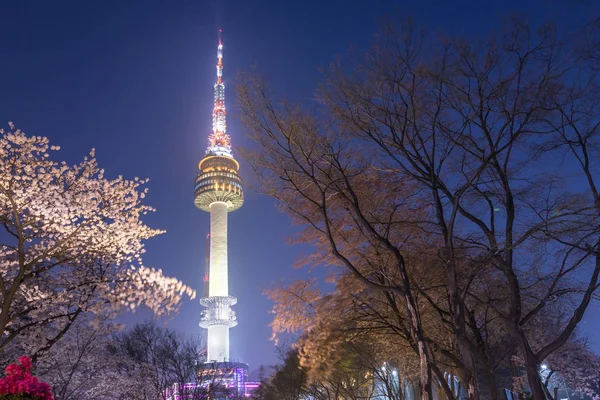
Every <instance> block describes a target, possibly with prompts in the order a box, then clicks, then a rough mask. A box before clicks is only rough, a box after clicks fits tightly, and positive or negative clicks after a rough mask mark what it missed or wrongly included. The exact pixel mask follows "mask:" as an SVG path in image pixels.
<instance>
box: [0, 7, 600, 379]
mask: <svg viewBox="0 0 600 400" xmlns="http://www.w3.org/2000/svg"><path fill="white" fill-rule="evenodd" d="M0 3H1V5H0V21H1V24H0V29H1V33H0V50H1V57H2V59H1V61H0V72H1V73H0V121H1V122H0V124H1V125H3V126H5V127H6V126H7V122H8V121H14V122H15V124H16V125H17V126H18V127H20V128H21V129H23V130H24V131H25V132H26V133H28V134H30V135H41V136H48V137H49V138H50V139H51V142H52V143H53V144H56V145H60V146H61V147H62V150H61V151H60V152H59V153H57V155H56V156H57V157H60V158H61V159H65V160H67V161H69V162H77V161H78V160H79V159H80V158H81V157H83V156H84V155H86V154H87V152H88V151H89V150H90V149H91V148H92V147H94V148H96V155H97V158H98V160H99V162H100V165H101V166H102V167H104V168H105V169H106V175H107V177H114V176H116V175H121V174H122V175H124V176H125V177H127V178H134V177H136V176H138V177H143V178H150V182H149V188H150V193H149V195H148V197H147V202H148V204H150V205H152V206H154V207H156V208H157V209H158V211H157V212H156V213H155V214H153V215H151V216H149V217H148V218H147V222H148V224H150V225H151V226H153V227H156V228H161V229H166V231H167V233H166V234H164V235H161V236H160V237H158V238H155V239H152V240H151V241H148V242H147V248H148V252H147V255H146V257H145V263H146V264H147V265H148V266H153V267H158V268H162V269H163V271H165V273H166V274H167V275H174V276H176V277H178V278H179V279H181V280H183V281H184V282H185V283H186V284H188V285H191V286H193V287H195V288H196V289H197V290H199V291H201V289H202V283H201V281H202V275H203V271H204V254H205V248H204V247H205V246H204V237H205V235H206V233H207V232H208V229H209V224H208V223H209V218H208V214H206V213H204V212H201V211H200V210H198V209H196V208H195V207H194V204H193V181H194V177H195V176H196V173H197V163H198V161H199V160H200V159H201V158H202V157H203V155H204V151H205V148H206V145H207V136H208V134H209V133H210V131H211V110H212V101H213V93H212V90H213V89H212V85H213V83H214V80H215V63H216V32H217V29H219V28H222V29H223V37H224V65H225V69H224V80H225V84H226V105H227V110H228V121H227V122H228V133H229V134H230V135H231V137H232V142H233V147H234V152H235V149H236V148H239V147H246V146H250V145H251V143H250V142H249V140H248V139H247V138H246V137H245V136H244V133H243V129H242V127H241V124H240V122H239V118H238V115H239V113H238V111H237V109H236V106H235V94H234V85H232V84H231V83H232V81H233V79H234V77H235V74H236V72H237V71H243V70H248V69H250V68H251V66H252V65H254V64H256V65H257V66H258V69H259V70H260V72H261V73H263V74H265V75H267V76H269V77H270V79H271V81H272V83H273V84H274V86H275V87H276V88H277V90H278V91H280V92H282V93H285V94H286V96H287V97H288V98H295V99H308V98H310V97H311V95H312V92H313V90H314V88H315V86H316V84H317V81H318V79H319V77H320V73H319V72H318V71H319V68H321V67H324V66H327V64H328V63H329V62H331V61H333V60H334V59H335V57H336V56H338V55H344V54H347V52H348V50H349V49H351V48H353V49H355V50H357V51H358V52H362V51H364V49H365V48H366V47H367V46H368V44H369V41H370V40H371V36H372V34H373V33H374V32H375V30H376V29H377V22H378V21H379V20H380V19H382V18H384V17H386V16H389V15H393V14H394V13H399V14H402V13H408V12H410V13H411V14H412V15H413V16H414V19H415V20H416V21H417V22H418V23H421V24H423V25H425V27H426V29H427V30H428V31H429V32H431V31H439V32H443V31H446V32H450V33H452V34H461V35H465V36H473V35H486V34H487V31H488V30H489V29H490V28H494V27H498V26H499V24H500V21H501V20H502V18H503V17H505V16H507V15H509V14H510V13H512V12H519V13H525V15H528V16H530V17H531V18H533V19H536V20H539V19H541V18H544V17H550V18H556V17H557V16H560V19H561V20H563V21H566V22H570V21H576V20H577V19H578V18H581V16H582V15H584V14H583V13H585V14H586V15H588V16H589V15H590V12H592V13H595V14H596V15H600V14H598V7H597V6H596V9H593V7H594V6H593V3H597V2H594V1H585V0H578V1H568V0H563V1H561V0H554V1H549V0H546V1H534V0H521V1H487V0H472V1H464V0H463V1H460V0H458V1H448V0H437V1H436V0H420V1H418V0H410V1H383V0H369V1H366V0H355V1H352V0H345V1H343V0H321V1H317V0H293V1H292V0H290V1H285V0H284V1H268V0H246V1H241V0H240V1H220V2H217V1H213V0H211V1H207V0H202V1H201V0H195V1H191V0H178V1H104V0H103V1H100V0H96V1H93V0H87V1H76V2H75V1H52V2H51V1H42V0H39V1H24V0H23V1H14V2H13V3H14V4H12V5H10V4H8V3H9V2H8V1H6V0H5V1H2V2H0ZM572 3H574V4H572ZM228 84H229V85H228ZM227 85H228V86H227ZM238 154H239V153H238ZM238 158H239V156H238ZM241 164H242V169H241V175H242V176H243V177H244V179H245V180H246V182H247V190H246V202H245V204H244V207H242V208H241V209H240V210H238V211H236V212H235V213H233V214H231V215H230V218H229V274H230V288H229V290H230V293H231V294H232V295H234V296H237V297H238V299H239V303H238V304H237V305H236V306H235V310H236V312H237V315H238V320H239V325H238V326H237V327H236V328H234V329H233V330H232V331H231V343H232V345H231V355H232V358H236V359H238V360H240V361H244V362H248V363H250V364H251V369H254V368H256V367H257V366H258V365H260V364H273V363H275V362H276V354H275V351H274V347H273V343H272V342H270V341H269V336H270V328H269V326H268V325H269V322H270V320H271V316H270V315H269V313H268V311H269V310H270V308H271V304H270V302H269V300H268V299H267V298H265V297H264V296H263V295H262V291H263V289H265V288H266V287H269V286H270V285H271V284H272V283H273V282H277V281H279V280H281V279H285V280H290V279H292V278H293V277H305V276H307V275H308V274H310V273H309V272H308V271H303V270H295V269H293V268H292V264H293V262H294V259H295V258H296V257H297V256H298V255H299V254H300V252H302V251H306V250H308V249H302V248H300V247H298V246H291V245H288V244H287V242H286V240H287V238H288V237H289V235H290V234H291V233H293V231H294V229H295V228H294V227H292V226H291V224H290V219H289V218H288V217H287V216H286V215H283V214H281V213H279V212H278V211H277V210H276V209H275V206H274V202H273V200H271V199H269V198H266V197H264V196H261V195H258V194H255V193H253V192H252V190H251V188H250V187H249V186H251V185H252V182H253V180H254V178H253V177H252V175H251V173H250V168H249V167H248V165H247V164H246V163H245V162H244V161H243V160H241ZM593 307H595V308H596V309H597V308H598V306H597V304H594V305H593ZM200 309H201V307H200V305H199V304H198V302H197V300H194V301H188V302H186V303H185V304H184V305H183V307H182V309H181V312H180V313H179V314H178V315H176V316H174V317H173V319H171V320H169V321H168V322H167V325H168V326H169V327H172V328H174V329H178V330H181V331H183V332H186V333H188V334H199V333H200V328H199V327H198V320H199V312H200ZM146 316H147V315H146V314H145V313H143V312H142V313H138V314H136V317H135V318H136V319H139V318H142V317H146ZM598 317H600V313H599V312H597V311H596V310H592V311H591V312H588V315H587V316H586V322H585V323H584V324H583V327H584V331H587V332H589V333H592V332H595V331H597V330H598V329H599V328H600V323H598V322H595V321H594V322H592V320H598V319H599V318H598ZM592 343H593V345H594V349H595V350H596V351H600V340H598V339H595V340H592Z"/></svg>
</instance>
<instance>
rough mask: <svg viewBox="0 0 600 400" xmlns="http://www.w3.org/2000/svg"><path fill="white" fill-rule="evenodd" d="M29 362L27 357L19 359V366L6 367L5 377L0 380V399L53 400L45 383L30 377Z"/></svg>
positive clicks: (48, 386)
mask: <svg viewBox="0 0 600 400" xmlns="http://www.w3.org/2000/svg"><path fill="white" fill-rule="evenodd" d="M31 368H32V365H31V360H30V359H29V357H27V356H23V357H20V358H19V364H17V363H15V364H10V365H9V366H8V367H6V376H5V377H4V378H2V379H0V399H10V398H15V397H16V396H18V397H17V398H24V399H35V400H54V397H53V396H52V389H51V388H50V385H48V384H47V383H46V382H40V381H39V380H38V378H36V377H35V376H33V375H31Z"/></svg>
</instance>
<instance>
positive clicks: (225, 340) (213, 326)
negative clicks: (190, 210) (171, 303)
mask: <svg viewBox="0 0 600 400" xmlns="http://www.w3.org/2000/svg"><path fill="white" fill-rule="evenodd" d="M214 90H215V106H214V108H213V112H212V125H213V126H212V133H211V134H210V135H209V137H208V148H207V150H206V155H205V157H204V158H203V159H202V160H201V161H200V164H199V165H198V169H199V170H200V171H199V173H198V177H197V178H196V182H195V187H194V204H195V205H196V207H198V208H199V209H201V210H202V211H206V212H209V213H210V251H209V271H208V293H207V294H206V295H205V296H206V297H204V298H202V299H200V304H202V306H204V307H206V309H205V310H204V311H203V312H202V315H201V318H200V326H201V327H203V328H206V329H207V330H208V335H207V359H206V360H207V362H217V363H223V362H228V361H229V328H232V327H234V326H236V325H237V320H236V316H235V312H234V311H233V310H232V306H233V305H234V304H235V303H237V299H236V298H235V297H233V296H230V295H229V287H228V266H227V214H228V213H230V212H232V211H235V210H237V209H238V208H240V207H241V206H242V204H243V203H244V189H243V186H242V184H243V182H242V178H240V176H239V174H238V171H239V168H240V165H239V164H238V162H237V161H236V160H235V159H234V158H233V155H232V153H231V139H230V138H229V135H227V125H226V123H225V120H226V112H225V85H224V84H223V42H222V40H221V30H219V43H218V46H217V82H216V83H215V87H214Z"/></svg>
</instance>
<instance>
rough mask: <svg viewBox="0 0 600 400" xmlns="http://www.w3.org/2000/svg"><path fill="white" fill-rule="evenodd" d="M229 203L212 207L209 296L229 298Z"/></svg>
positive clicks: (218, 202)
mask: <svg viewBox="0 0 600 400" xmlns="http://www.w3.org/2000/svg"><path fill="white" fill-rule="evenodd" d="M227 208H228V206H227V203H225V202H221V201H217V202H214V203H212V204H211V205H210V273H209V276H210V279H209V281H208V295H209V296H210V297H213V296H229V286H228V280H229V279H228V265H227Z"/></svg>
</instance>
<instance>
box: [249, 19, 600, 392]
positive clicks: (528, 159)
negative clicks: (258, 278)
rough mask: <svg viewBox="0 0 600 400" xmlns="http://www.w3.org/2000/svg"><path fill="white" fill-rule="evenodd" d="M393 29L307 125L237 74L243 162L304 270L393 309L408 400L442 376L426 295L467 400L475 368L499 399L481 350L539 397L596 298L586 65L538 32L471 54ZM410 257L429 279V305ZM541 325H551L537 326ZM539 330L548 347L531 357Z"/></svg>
mask: <svg viewBox="0 0 600 400" xmlns="http://www.w3.org/2000/svg"><path fill="white" fill-rule="evenodd" d="M399 26H402V28H401V29H400V30H397V29H394V28H390V27H387V28H385V29H383V30H382V31H381V32H380V35H379V36H378V40H377V41H376V44H375V46H374V48H373V50H372V51H371V52H370V53H369V54H368V55H367V56H366V58H365V59H364V60H358V61H357V62H356V63H355V64H354V65H351V66H350V68H348V66H346V65H344V66H342V65H334V66H332V69H331V71H330V72H329V73H328V74H326V79H325V82H324V84H323V86H322V88H321V90H320V91H319V99H320V100H321V103H320V106H317V107H316V108H313V109H311V110H308V111H307V110H306V109H303V108H301V107H300V106H296V105H290V104H288V103H285V102H284V103H283V104H281V103H280V102H279V101H276V100H274V99H273V94H272V93H271V92H270V89H269V88H268V86H267V85H266V84H265V82H264V81H262V80H260V79H259V78H256V77H252V76H246V77H245V78H244V83H243V84H242V85H241V86H240V90H239V94H240V102H241V104H242V109H243V112H244V117H245V122H246V124H247V125H248V127H249V129H250V131H251V133H252V136H253V137H254V139H255V140H256V141H257V142H258V144H259V145H260V151H258V152H256V153H253V154H249V157H250V160H251V162H252V164H253V165H254V167H255V169H256V170H257V171H258V173H259V175H260V176H261V177H262V178H263V179H262V182H263V183H264V185H263V188H264V190H265V192H266V193H268V194H270V195H272V196H274V197H275V198H276V199H277V200H278V201H279V203H280V205H281V206H282V208H283V209H284V210H285V211H286V212H288V213H290V214H291V215H292V216H293V217H294V219H295V220H296V222H298V223H300V224H302V225H303V226H304V227H305V228H306V230H305V231H304V233H303V236H302V238H301V240H304V241H307V242H311V243H313V244H315V245H316V247H317V249H318V252H319V254H318V255H319V256H320V257H321V258H319V257H315V258H314V259H313V261H314V260H320V261H321V262H325V263H332V264H336V265H341V266H343V267H345V268H346V269H347V270H348V271H350V272H351V273H352V274H353V276H354V277H355V279H357V281H358V282H360V283H361V284H363V285H364V286H367V287H369V288H371V289H372V290H375V291H380V292H382V293H383V294H384V295H386V296H390V295H393V296H397V298H398V299H400V300H401V302H400V303H399V304H401V306H402V307H403V311H402V314H403V315H404V316H405V318H406V321H407V322H408V324H407V328H408V331H407V335H406V338H407V340H408V342H409V343H411V344H412V346H414V350H415V352H416V354H418V357H419V360H420V374H419V375H420V386H421V391H422V398H424V399H428V398H431V394H432V368H433V369H435V368H436V364H437V362H439V360H437V362H436V361H434V360H433V358H434V356H435V352H434V349H433V348H432V345H433V343H432V342H430V341H429V340H428V338H427V332H426V329H425V327H424V322H423V315H422V309H421V308H419V301H420V299H423V298H424V299H425V301H426V302H427V303H428V304H429V305H430V306H431V307H432V308H433V309H435V310H436V311H437V312H438V314H439V321H440V322H441V323H442V325H444V326H447V327H449V329H450V332H451V335H452V338H453V344H454V345H455V346H456V348H455V349H454V351H453V352H451V353H450V354H447V356H448V357H451V358H453V362H454V364H455V365H456V374H457V376H459V377H460V379H461V382H462V383H463V385H464V387H465V389H466V390H467V392H468V396H469V398H470V399H477V398H479V397H480V393H479V392H480V379H479V378H478V375H479V373H480V370H481V368H483V370H484V375H485V376H486V377H487V378H486V379H487V382H488V385H489V386H490V388H491V389H492V391H491V393H490V396H491V398H496V393H495V390H494V389H495V386H496V384H495V382H494V379H495V375H494V372H493V367H494V365H496V364H497V363H498V361H497V360H494V359H493V357H492V356H493V354H492V352H490V349H489V344H490V343H491V341H494V342H496V343H497V344H499V345H502V346H503V347H504V348H505V350H506V351H512V352H514V353H519V354H520V355H522V357H523V359H524V366H525V368H526V371H527V380H528V383H529V387H530V388H531V391H532V395H533V397H534V398H535V399H544V397H545V393H544V389H543V383H542V381H541V378H540V373H539V372H540V364H541V362H542V361H543V360H544V359H546V358H547V357H548V356H549V355H551V354H552V353H553V352H555V351H556V350H558V349H559V348H560V347H561V346H562V345H564V344H565V343H566V342H567V340H568V339H569V337H570V336H571V335H572V334H573V332H574V330H575V328H576V327H577V325H578V323H579V322H580V321H581V318H582V317H583V314H584V312H585V310H586V309H587V307H588V306H589V304H590V301H591V300H592V298H593V296H594V294H595V293H596V290H597V288H598V274H599V273H600V258H599V256H600V224H599V222H600V208H599V204H600V198H599V197H598V190H597V185H596V183H595V181H594V178H595V177H596V176H598V172H599V171H598V165H597V164H596V163H595V162H594V160H597V159H598V156H599V154H598V148H597V140H598V135H597V128H598V119H597V115H599V113H598V112H597V111H598V110H597V106H598V104H599V103H598V101H597V100H598V99H597V93H598V90H597V89H596V74H595V72H594V69H593V65H592V64H591V63H590V62H588V61H589V57H588V58H585V57H582V54H584V52H581V51H580V49H579V48H578V46H577V44H578V43H576V38H575V37H574V36H571V35H569V33H568V32H566V33H565V32H561V31H559V30H558V29H557V28H555V27H554V26H551V25H544V26H541V27H538V28H537V29H532V28H531V27H529V26H528V25H527V24H526V23H524V22H523V21H522V20H519V19H516V20H513V21H511V23H510V24H507V27H506V29H505V30H503V31H502V32H500V33H499V34H495V35H493V36H492V37H491V38H490V39H489V40H485V41H472V42H468V41H464V40H453V39H452V40H442V41H435V42H433V41H431V40H426V39H424V38H423V37H422V36H421V35H419V34H418V32H416V31H415V30H414V29H413V27H412V25H411V24H406V23H403V24H399ZM590 48H591V47H590ZM348 71H350V72H348ZM574 183H577V184H578V185H585V186H575V185H574ZM581 187H586V189H584V190H583V191H582V190H581ZM409 254H410V255H411V257H413V258H414V257H418V256H424V257H422V258H423V259H424V260H425V261H426V262H428V263H429V264H430V266H431V270H432V271H439V270H441V271H443V274H442V277H443V284H442V288H438V292H437V296H435V297H433V296H431V294H432V291H431V288H428V287H425V286H424V285H423V284H424V281H423V279H420V277H419V276H418V273H419V272H421V271H423V270H424V269H414V270H413V268H412V266H411V264H410V262H409V261H407V260H409ZM425 270H426V269H425ZM440 291H441V292H440ZM440 293H443V295H442V296H440V295H439V294H440ZM390 307H392V304H390ZM556 310H561V313H563V314H564V316H566V317H565V318H557V319H556V320H555V325H554V326H551V327H548V326H543V325H539V324H537V325H536V321H539V319H538V318H537V317H538V316H540V315H542V314H544V313H550V314H552V313H555V312H556ZM540 329H546V330H547V329H551V330H552V331H553V332H554V333H555V334H554V335H552V336H551V337H547V338H546V340H545V341H544V342H542V343H539V342H537V341H536V340H533V338H534V337H538V336H536V335H535V332H536V330H540ZM440 372H442V371H438V373H437V375H436V376H437V378H438V380H441V379H440V377H439V375H440ZM434 373H435V371H434Z"/></svg>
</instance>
